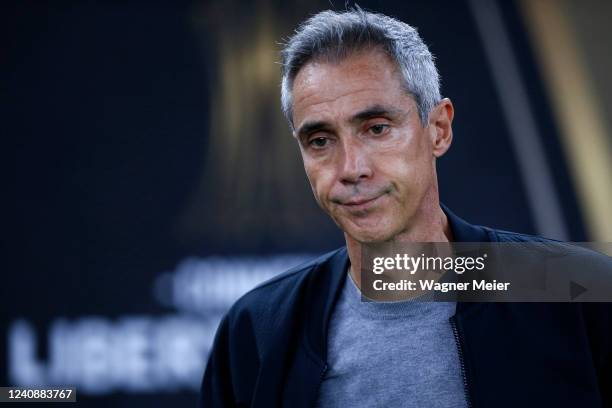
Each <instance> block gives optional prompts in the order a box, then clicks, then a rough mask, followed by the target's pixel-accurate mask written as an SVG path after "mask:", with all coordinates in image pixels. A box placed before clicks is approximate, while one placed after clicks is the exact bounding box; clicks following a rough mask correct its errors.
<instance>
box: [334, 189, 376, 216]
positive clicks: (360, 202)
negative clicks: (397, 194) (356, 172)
mask: <svg viewBox="0 0 612 408" xmlns="http://www.w3.org/2000/svg"><path fill="white" fill-rule="evenodd" d="M384 195H385V194H384V193H383V194H380V195H377V196H375V197H371V198H367V197H363V198H361V197H357V198H353V199H351V200H348V201H344V202H341V203H340V205H341V206H342V207H343V208H345V209H347V210H348V211H350V212H353V213H360V212H364V211H367V210H369V209H371V208H372V207H374V206H375V205H376V204H377V202H378V201H379V200H380V199H381V198H382V197H383V196H384Z"/></svg>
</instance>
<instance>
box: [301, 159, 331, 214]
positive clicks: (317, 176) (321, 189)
mask: <svg viewBox="0 0 612 408" xmlns="http://www.w3.org/2000/svg"><path fill="white" fill-rule="evenodd" d="M304 169H305V170H306V176H307V177H308V181H309V182H310V187H311V188H312V192H313V193H314V195H315V198H316V199H317V201H319V202H320V203H321V201H324V200H325V197H326V196H327V194H328V193H329V189H330V188H331V187H330V186H331V184H332V181H333V177H332V175H331V172H330V171H325V170H322V169H321V168H320V167H319V166H316V165H313V164H309V163H305V165H304ZM321 204H322V203H321Z"/></svg>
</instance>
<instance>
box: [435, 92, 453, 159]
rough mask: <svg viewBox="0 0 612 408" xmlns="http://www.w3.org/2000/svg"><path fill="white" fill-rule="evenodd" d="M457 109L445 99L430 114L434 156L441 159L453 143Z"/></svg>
mask: <svg viewBox="0 0 612 408" xmlns="http://www.w3.org/2000/svg"><path fill="white" fill-rule="evenodd" d="M454 116H455V108H453V103H452V102H451V101H450V99H448V98H444V99H442V100H441V101H440V103H438V104H437V105H436V106H435V107H434V108H433V109H432V110H431V112H430V113H429V118H428V120H429V124H428V126H429V129H430V135H431V138H432V146H433V155H434V156H435V157H441V156H442V155H443V154H444V153H446V151H447V150H448V149H449V148H450V145H451V142H452V141H453V128H452V124H453V117H454Z"/></svg>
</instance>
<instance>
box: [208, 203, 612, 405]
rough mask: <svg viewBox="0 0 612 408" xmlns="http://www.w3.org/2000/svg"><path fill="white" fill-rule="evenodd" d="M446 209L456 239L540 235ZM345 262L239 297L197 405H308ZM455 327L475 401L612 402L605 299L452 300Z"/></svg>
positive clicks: (325, 263)
mask: <svg viewBox="0 0 612 408" xmlns="http://www.w3.org/2000/svg"><path fill="white" fill-rule="evenodd" d="M445 212H446V214H447V216H448V219H449V223H450V227H451V230H452V232H453V236H454V238H455V240H456V241H459V242H507V241H519V242H523V241H532V240H539V238H536V237H530V236H525V235H520V234H515V233H511V232H505V231H498V230H493V229H490V228H487V227H481V226H475V225H471V224H468V223H467V222H465V221H464V220H462V219H460V218H458V217H457V216H455V215H454V214H452V213H451V212H450V211H448V210H446V209H445ZM348 262H349V260H348V256H347V251H346V248H342V249H339V250H337V251H334V252H332V253H329V254H327V255H324V256H322V257H321V258H319V259H316V260H314V261H312V262H310V263H308V264H306V265H301V266H299V267H296V268H294V269H292V270H290V271H288V272H286V273H284V274H282V275H280V276H278V277H276V278H274V279H272V280H270V281H268V282H266V283H264V284H263V285H261V286H259V287H257V288H256V289H254V290H252V291H251V292H249V293H247V294H246V295H245V296H243V297H242V298H241V299H240V300H238V302H236V304H235V305H234V306H233V307H232V308H231V310H230V311H229V312H228V314H227V315H226V316H225V317H224V319H223V320H222V322H221V324H220V326H219V329H218V331H217V335H216V338H215V342H214V346H213V350H212V352H211V355H210V358H209V361H208V366H207V368H206V372H205V374H204V380H203V383H202V390H201V395H200V406H201V407H234V406H236V407H266V408H268V407H277V406H285V407H290V408H300V407H313V406H314V404H315V401H316V398H317V393H318V389H319V385H320V383H321V381H322V379H323V376H324V374H325V371H326V369H327V366H326V347H327V324H328V322H329V318H330V315H331V312H332V309H333V306H334V302H335V300H336V298H337V297H338V294H339V292H340V289H341V286H342V283H343V279H344V278H345V276H346V271H347V268H348ZM451 323H452V324H453V328H454V329H455V334H456V336H457V340H458V343H459V353H460V357H461V363H462V370H463V375H464V380H465V381H464V382H465V387H466V393H467V398H468V402H469V403H470V405H471V406H473V407H545V406H546V407H548V406H550V407H599V406H612V307H611V304H609V303H458V304H457V311H456V314H455V316H453V318H452V321H451ZM389 351H390V352H392V350H389ZM372 392H384V390H380V389H378V390H372Z"/></svg>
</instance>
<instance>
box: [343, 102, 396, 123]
mask: <svg viewBox="0 0 612 408" xmlns="http://www.w3.org/2000/svg"><path fill="white" fill-rule="evenodd" d="M403 114H404V112H402V111H401V110H399V109H396V108H391V107H388V106H384V105H372V106H369V107H367V108H365V109H364V110H362V111H361V112H358V113H356V114H355V115H353V117H352V118H351V119H349V122H351V123H359V122H363V121H364V120H368V119H371V118H375V117H378V116H388V117H390V118H396V117H398V116H402V115H403Z"/></svg>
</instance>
